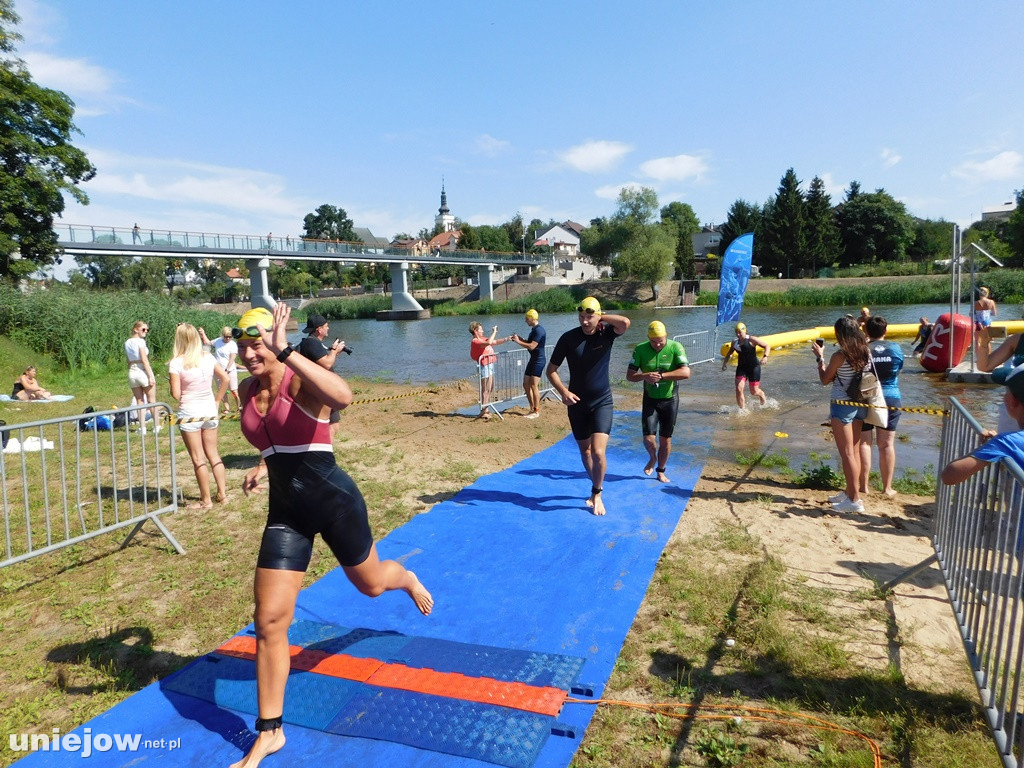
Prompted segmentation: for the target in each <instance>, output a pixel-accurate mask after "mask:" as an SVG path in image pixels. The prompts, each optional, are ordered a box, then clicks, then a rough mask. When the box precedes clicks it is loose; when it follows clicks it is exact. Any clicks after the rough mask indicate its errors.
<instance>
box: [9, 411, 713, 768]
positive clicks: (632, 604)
mask: <svg viewBox="0 0 1024 768" xmlns="http://www.w3.org/2000/svg"><path fill="white" fill-rule="evenodd" d="M615 421H616V426H615V428H614V429H613V432H612V436H611V440H610V442H609V446H608V473H607V476H606V478H605V484H604V500H605V505H606V507H607V509H608V514H607V515H606V516H605V517H602V518H598V517H595V516H593V515H592V514H591V513H590V512H589V510H588V509H587V507H585V506H584V504H583V501H584V499H585V498H586V496H587V495H588V493H589V489H590V482H589V480H588V479H587V478H586V476H585V475H584V473H583V469H582V466H581V464H580V458H579V452H578V450H577V448H576V444H575V442H574V441H573V440H572V438H571V437H567V438H565V439H563V440H562V441H560V442H559V443H557V444H555V445H553V446H551V447H550V448H548V449H546V450H544V451H541V452H540V453H538V454H536V455H534V456H532V457H530V458H528V459H525V460H524V461H522V462H520V463H519V464H516V465H515V466H513V467H510V468H509V469H506V470H504V471H502V472H498V473H496V474H493V475H488V476H486V477H482V478H480V479H479V480H478V481H477V482H475V483H474V484H473V485H471V486H469V487H467V488H465V489H463V490H462V491H461V492H460V493H459V494H457V495H456V496H455V497H454V498H453V499H450V500H449V501H446V502H443V503H441V504H438V505H437V506H435V507H434V508H433V509H431V510H430V511H429V512H426V513H424V514H421V515H418V516H417V517H415V518H413V519H412V520H411V521H409V522H408V523H407V524H406V525H404V526H402V527H401V528H399V529H397V530H395V531H392V532H391V534H390V535H388V536H387V537H386V538H385V539H383V540H382V541H380V542H378V550H379V552H380V555H381V557H382V558H394V559H397V560H400V561H402V562H404V563H405V564H406V565H407V566H408V567H410V568H412V569H413V570H414V571H416V573H417V575H418V576H419V577H420V579H421V581H422V582H423V583H424V584H425V585H426V586H427V587H428V588H429V589H430V590H431V592H432V593H433V595H434V598H435V601H436V602H435V606H434V612H433V613H432V615H431V616H429V617H426V618H424V617H422V616H420V614H419V612H418V611H417V610H416V609H415V607H414V606H413V605H412V602H411V601H410V600H409V599H408V598H407V597H406V596H405V595H404V594H401V593H395V594H389V595H385V596H383V597H380V598H378V599H376V600H371V599H369V598H366V597H363V596H362V595H360V594H358V593H357V592H356V591H355V589H354V588H353V587H352V586H351V585H350V584H349V583H348V581H347V580H346V578H345V576H344V573H343V572H342V571H341V569H335V570H333V571H331V572H330V573H328V574H327V575H326V576H324V577H323V578H321V579H320V580H319V581H318V582H316V583H315V584H313V585H311V586H310V587H308V588H306V589H304V590H303V591H302V592H301V593H300V595H299V601H298V607H297V610H296V622H295V624H294V625H293V626H292V629H291V631H290V633H289V635H290V640H291V642H292V644H294V645H301V646H304V647H307V648H315V649H319V650H325V651H328V652H331V653H343V654H347V655H350V656H363V657H371V658H377V659H381V660H382V661H397V662H399V663H402V664H405V665H407V666H412V667H423V668H427V669H433V670H437V671H443V672H458V673H461V674H465V675H469V676H477V677H488V678H494V679H497V680H509V681H521V682H527V683H530V684H534V685H552V686H553V687H561V688H568V687H569V686H575V692H574V695H577V696H578V695H579V693H578V691H580V690H588V691H589V692H590V693H591V694H592V695H593V696H594V697H595V698H596V697H599V696H600V695H601V692H602V690H603V688H604V686H605V684H606V682H607V680H608V677H609V675H610V674H611V671H612V668H613V666H614V664H615V660H616V658H617V656H618V653H619V650H620V649H621V647H622V643H623V641H624V639H625V636H626V633H627V632H628V631H629V627H630V626H631V624H632V622H633V618H634V616H635V615H636V611H637V609H638V608H639V606H640V603H641V601H642V600H643V597H644V595H645V593H646V591H647V587H648V585H649V583H650V579H651V576H652V574H653V572H654V568H655V566H656V564H657V562H658V558H659V557H660V555H661V552H662V550H663V549H664V547H665V544H666V543H667V541H668V538H669V536H670V535H671V534H672V531H673V530H674V529H675V527H676V524H677V523H678V521H679V518H680V516H681V515H682V513H683V510H684V508H685V506H686V503H687V501H688V500H689V498H690V494H691V492H692V490H693V487H694V485H695V484H696V482H697V480H698V478H699V477H700V472H701V469H702V468H703V464H704V460H705V457H706V455H707V450H708V446H709V445H710V440H711V428H710V427H709V426H708V427H705V426H703V425H692V424H691V425H686V429H685V430H683V429H677V431H676V435H675V437H674V438H673V448H674V450H673V454H672V458H671V460H670V461H669V468H668V475H669V477H671V478H672V482H671V483H668V484H662V483H658V482H657V480H655V479H653V478H651V477H647V476H645V475H644V474H643V473H642V471H641V470H642V468H643V465H644V464H645V463H646V459H647V454H646V452H645V451H644V450H643V447H642V445H641V443H640V425H639V415H638V414H636V413H618V414H616V418H615ZM251 555H252V556H253V557H255V554H254V553H251ZM240 556H244V555H241V554H240ZM243 633H248V634H251V627H250V628H248V629H247V630H244V631H243ZM226 639H227V638H225V640H226ZM214 660H216V662H215V661H214ZM581 662H582V663H581ZM176 688H177V689H179V690H175V689H176ZM182 690H191V693H182V692H180V691H182ZM218 690H220V691H222V692H223V697H221V696H219V695H218V693H217V691H218ZM381 690H382V689H379V688H375V687H374V686H370V685H367V684H364V683H359V682H353V681H349V680H342V679H338V678H330V677H328V676H325V675H318V674H315V673H296V672H293V673H292V675H291V677H290V678H289V686H288V691H287V695H288V700H287V702H286V708H285V720H286V721H292V722H303V723H305V724H304V725H289V726H287V736H288V744H287V746H286V747H285V749H284V751H283V752H281V753H280V754H279V755H276V756H271V757H269V758H267V760H266V761H264V763H263V765H264V766H268V767H269V768H273V766H275V765H324V766H327V765H402V766H416V767H417V768H419V767H423V768H426V767H431V768H433V767H435V766H436V767H438V768H440V766H446V767H447V766H457V767H459V768H470V767H475V768H483V767H484V766H489V765H491V766H493V765H495V764H498V765H506V766H515V767H516V768H528V767H529V766H531V765H532V766H536V767H537V768H565V766H567V765H568V764H569V762H570V761H571V760H572V757H573V755H574V754H575V752H576V750H577V748H578V747H579V743H580V740H581V738H582V736H583V732H584V731H585V729H586V727H587V725H588V724H589V722H590V719H591V717H592V715H593V711H594V707H593V706H591V705H584V704H567V705H566V706H565V707H563V709H562V711H561V713H560V714H559V715H558V716H557V722H556V721H555V718H551V717H545V716H541V715H536V714H532V713H528V712H521V711H518V710H512V709H507V708H505V707H496V706H493V705H487V704H479V703H476V702H472V701H462V700H458V699H449V698H446V697H443V696H428V695H426V694H420V693H411V692H407V691H397V690H391V691H388V692H387V693H386V695H385V694H382V693H381ZM254 691H255V684H254V674H253V665H252V662H251V661H247V660H245V659H235V658H230V657H226V656H221V655H220V654H210V655H208V656H204V657H202V658H201V659H198V660H197V661H195V662H193V663H192V664H191V665H189V666H188V667H185V668H184V669H182V670H180V671H178V672H177V673H175V674H174V675H171V676H169V677H168V678H167V679H165V680H164V681H161V682H160V683H154V684H153V685H150V686H148V687H147V688H145V689H143V690H141V691H139V692H138V693H136V694H134V695H133V696H131V697H130V698H129V699H127V700H126V701H124V702H122V703H121V704H119V705H117V706H115V707H113V708H112V709H111V710H109V711H108V712H106V713H104V714H103V715H100V716H99V717H97V718H95V719H93V720H92V721H90V722H88V723H86V724H85V725H84V726H82V727H80V728H78V729H76V730H75V731H74V733H75V734H78V735H79V736H81V735H83V734H84V733H85V732H86V731H88V734H89V735H90V736H91V738H92V739H93V741H94V742H95V741H96V736H97V735H110V736H111V737H116V736H117V735H124V734H140V735H141V740H142V741H141V742H140V744H139V746H138V748H137V749H135V750H134V751H124V750H121V751H119V749H118V746H117V744H116V742H115V743H114V745H113V747H112V748H110V749H109V750H107V751H96V750H95V749H94V751H93V753H92V755H91V756H90V757H89V758H88V765H91V766H128V765H133V766H134V765H140V764H143V763H146V762H148V761H150V760H153V761H159V762H160V764H161V765H174V766H202V767H203V768H206V766H211V765H213V766H218V765H220V766H226V765H228V764H229V763H231V762H234V761H235V760H238V759H240V758H241V756H242V755H243V754H244V751H245V749H247V748H248V746H249V744H250V743H251V742H252V738H253V735H252V731H251V728H252V720H253V718H252V715H251V714H248V712H249V711H251V710H252V696H253V695H254ZM207 699H209V700H207ZM211 701H221V702H222V703H223V706H218V705H217V704H214V703H211ZM229 702H230V703H229ZM353 713H357V716H355V717H353ZM430 723H433V724H434V725H430ZM43 732H45V729H44V731H43ZM552 733H554V735H552ZM106 743H107V742H106V741H105V740H103V739H100V742H99V744H98V747H102V746H104V745H105V744H106ZM517 745H519V746H517ZM98 747H97V748H98ZM77 759H82V758H80V757H79V756H78V755H75V754H73V753H69V752H65V751H63V750H62V751H60V752H35V753H32V754H30V755H27V756H26V757H25V758H23V760H22V761H21V762H20V763H19V765H26V766H50V765H53V766H57V765H60V766H66V765H69V764H72V763H73V762H75V761H77Z"/></svg>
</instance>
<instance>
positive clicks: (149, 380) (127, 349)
mask: <svg viewBox="0 0 1024 768" xmlns="http://www.w3.org/2000/svg"><path fill="white" fill-rule="evenodd" d="M148 333H149V323H147V322H146V321H145V320H139V321H138V322H136V323H135V325H134V326H132V335H131V338H130V339H128V341H126V342H125V343H124V353H125V355H126V356H127V357H128V384H129V385H131V388H132V394H133V395H135V402H136V404H138V405H144V404H145V403H155V402H156V377H155V376H153V368H152V367H151V366H150V364H149V347H147V346H146V335H147V334H148ZM150 415H151V418H152V419H153V423H154V424H156V418H157V414H156V409H155V408H154V409H151V410H150ZM139 419H140V426H139V431H140V432H142V433H143V434H145V432H146V411H139ZM159 428H160V427H159V425H158V424H157V426H156V429H159Z"/></svg>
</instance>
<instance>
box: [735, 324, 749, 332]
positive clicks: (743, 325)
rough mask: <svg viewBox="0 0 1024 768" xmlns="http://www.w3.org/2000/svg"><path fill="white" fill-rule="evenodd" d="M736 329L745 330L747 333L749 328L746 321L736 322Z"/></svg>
mask: <svg viewBox="0 0 1024 768" xmlns="http://www.w3.org/2000/svg"><path fill="white" fill-rule="evenodd" d="M736 330H737V331H743V332H744V333H745V332H746V330H747V326H746V323H736Z"/></svg>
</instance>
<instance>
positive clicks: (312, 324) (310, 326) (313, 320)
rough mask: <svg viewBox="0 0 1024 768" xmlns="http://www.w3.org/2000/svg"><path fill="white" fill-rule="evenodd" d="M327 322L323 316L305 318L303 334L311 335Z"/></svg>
mask: <svg viewBox="0 0 1024 768" xmlns="http://www.w3.org/2000/svg"><path fill="white" fill-rule="evenodd" d="M326 322H327V318H326V317H324V316H323V315H310V316H309V317H308V318H306V327H305V328H303V329H302V332H303V333H312V332H313V331H315V330H316V329H317V328H319V327H320V326H321V325H324V324H325V323H326Z"/></svg>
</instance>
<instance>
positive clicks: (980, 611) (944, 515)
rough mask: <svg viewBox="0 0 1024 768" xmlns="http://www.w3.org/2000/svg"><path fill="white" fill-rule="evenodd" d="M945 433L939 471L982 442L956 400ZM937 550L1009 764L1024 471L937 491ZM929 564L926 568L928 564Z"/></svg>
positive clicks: (1002, 469)
mask: <svg viewBox="0 0 1024 768" xmlns="http://www.w3.org/2000/svg"><path fill="white" fill-rule="evenodd" d="M950 401H951V404H952V407H951V408H950V411H949V413H948V414H947V416H946V417H945V419H944V421H943V426H942V443H941V448H940V460H939V466H940V467H944V466H946V464H948V463H949V462H950V461H952V460H953V459H957V458H959V457H961V456H964V455H966V454H968V453H970V452H971V451H972V450H974V449H975V448H976V447H977V446H978V445H980V443H981V431H982V430H981V426H980V425H979V424H978V422H977V421H976V420H975V419H974V418H973V417H972V416H971V415H970V413H968V412H967V410H966V409H965V408H964V407H963V405H961V404H960V403H959V402H958V401H957V400H956V399H955V398H950ZM936 496H937V498H936V507H937V515H936V519H935V531H934V534H933V544H934V547H935V558H934V560H937V561H938V563H939V567H940V568H941V570H942V576H943V579H944V580H945V583H946V589H947V591H948V592H949V599H950V602H951V603H952V605H953V612H954V614H955V615H956V621H957V624H958V625H959V627H960V635H961V637H962V639H963V643H964V649H965V650H966V651H967V658H968V661H969V662H970V665H971V669H972V670H973V672H974V678H975V682H976V683H977V685H978V692H979V693H980V695H981V701H982V705H983V706H984V710H985V718H986V720H987V721H988V724H989V728H990V729H991V731H992V736H993V738H994V740H995V743H996V747H997V749H998V750H999V755H1000V757H1001V759H1002V761H1003V765H1004V766H1006V767H1007V768H1017V766H1018V765H1019V764H1020V763H1019V760H1020V759H1021V754H1022V750H1024V728H1022V725H1024V723H1022V716H1021V714H1020V712H1021V703H1022V702H1021V699H1020V694H1021V690H1020V688H1021V675H1022V669H1024V611H1022V608H1024V595H1022V590H1024V568H1022V562H1021V556H1022V554H1024V545H1022V542H1024V528H1022V512H1024V472H1022V471H1021V468H1020V467H1019V466H1017V464H1016V463H1014V462H1013V461H1011V460H1004V461H1000V462H998V463H996V464H990V465H988V466H987V467H986V468H985V469H984V470H982V471H981V472H978V473H977V474H975V475H973V476H972V477H970V478H969V479H968V480H967V481H965V482H963V483H960V484H958V485H952V486H946V485H942V484H940V485H939V488H938V492H937V494H936ZM927 562H929V561H926V563H927Z"/></svg>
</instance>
